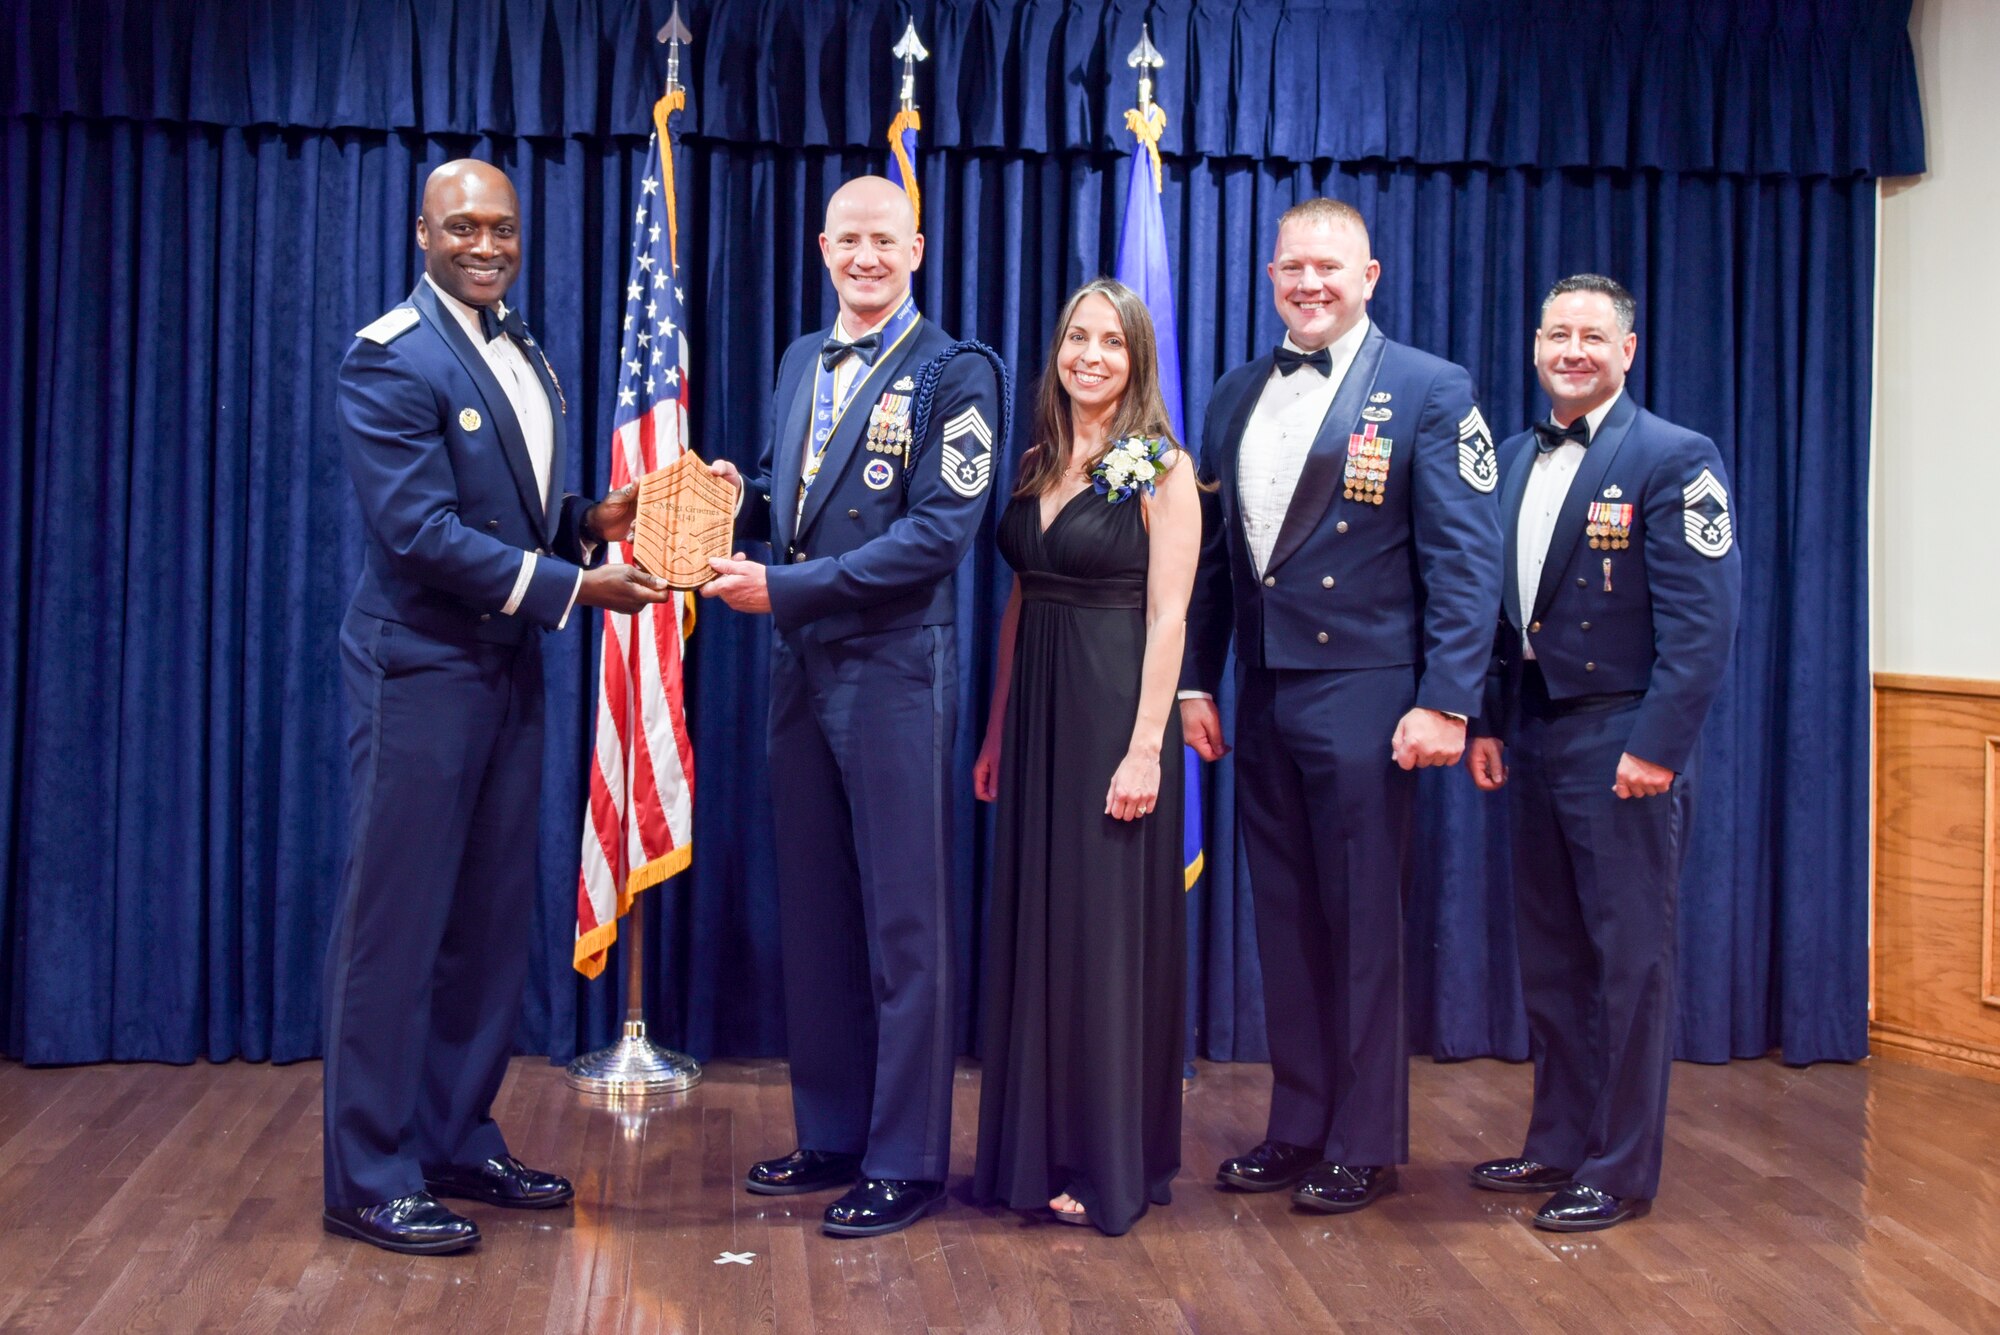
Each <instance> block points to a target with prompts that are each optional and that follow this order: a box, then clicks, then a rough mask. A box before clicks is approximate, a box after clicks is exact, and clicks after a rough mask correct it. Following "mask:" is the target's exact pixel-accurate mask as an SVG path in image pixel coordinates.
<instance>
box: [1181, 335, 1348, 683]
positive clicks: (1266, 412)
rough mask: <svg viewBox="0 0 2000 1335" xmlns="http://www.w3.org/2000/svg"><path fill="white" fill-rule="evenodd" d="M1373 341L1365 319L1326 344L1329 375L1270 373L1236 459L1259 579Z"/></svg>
mask: <svg viewBox="0 0 2000 1335" xmlns="http://www.w3.org/2000/svg"><path fill="white" fill-rule="evenodd" d="M1367 337H1368V317H1367V316H1365V315H1364V316H1362V317H1361V320H1360V322H1359V323H1358V324H1356V325H1355V326H1354V328H1352V329H1350V330H1348V331H1347V332H1346V333H1344V334H1342V335H1341V336H1340V337H1339V338H1337V339H1335V340H1334V341H1333V342H1331V343H1329V344H1327V347H1326V351H1327V356H1328V358H1329V359H1330V361H1331V365H1330V367H1329V368H1328V372H1329V373H1328V374H1326V375H1321V374H1320V373H1319V372H1318V371H1315V370H1313V369H1312V368H1311V367H1309V366H1301V367H1300V368H1299V369H1298V370H1296V371H1294V372H1292V373H1291V374H1290V375H1286V374H1285V373H1284V372H1283V371H1280V370H1279V369H1278V368H1277V367H1275V366H1274V367H1272V368H1271V377H1270V379H1268V380H1266V381H1265V382H1264V388H1263V391H1262V392H1261V393H1260V394H1259V395H1258V398H1257V406H1256V407H1255V408H1253V409H1251V410H1250V420H1249V422H1248V423H1246V424H1245V425H1244V427H1243V442H1242V444H1241V445H1240V446H1239V447H1238V449H1237V454H1236V492H1237V498H1238V502H1239V504H1240V505H1241V507H1242V511H1243V541H1244V543H1245V545H1246V546H1248V547H1249V549H1250V565H1251V568H1252V569H1254V570H1255V571H1256V572H1257V573H1258V574H1259V575H1262V574H1263V573H1264V567H1265V566H1267V565H1269V564H1270V563H1271V551H1272V549H1273V548H1275V547H1276V546H1277V545H1278V531H1279V530H1280V529H1282V528H1283V527H1284V525H1285V512H1286V511H1287V510H1290V509H1291V508H1292V493H1294V492H1296V491H1297V490H1298V489H1299V474H1300V473H1302V472H1304V471H1305V466H1306V456H1307V455H1308V454H1311V453H1312V446H1313V441H1314V440H1316V439H1318V437H1319V429H1320V426H1321V425H1322V424H1323V423H1324V422H1325V421H1326V415H1327V413H1328V412H1330V411H1332V409H1333V396H1334V395H1336V394H1338V393H1340V382H1341V381H1343V380H1345V379H1346V378H1347V372H1348V370H1349V368H1351V367H1352V366H1353V365H1354V357H1355V354H1356V353H1358V352H1360V351H1361V341H1362V340H1363V339H1365V338H1367ZM1284 346H1285V347H1286V348H1288V349H1289V350H1291V351H1293V352H1304V351H1305V349H1304V348H1302V347H1300V346H1299V345H1298V344H1296V343H1294V342H1292V336H1291V335H1290V334H1286V335H1285V342H1284ZM1174 698H1175V699H1177V700H1209V699H1213V698H1214V697H1212V696H1211V695H1210V694H1209V693H1208V692H1207V691H1199V690H1193V689H1187V690H1180V691H1176V692H1175V693H1174Z"/></svg>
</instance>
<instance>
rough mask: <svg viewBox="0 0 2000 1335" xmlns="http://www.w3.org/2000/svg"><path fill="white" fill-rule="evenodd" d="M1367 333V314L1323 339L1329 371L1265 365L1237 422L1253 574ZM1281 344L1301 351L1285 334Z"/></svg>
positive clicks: (1264, 559) (1274, 540)
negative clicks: (1252, 401)
mask: <svg viewBox="0 0 2000 1335" xmlns="http://www.w3.org/2000/svg"><path fill="white" fill-rule="evenodd" d="M1367 337H1368V317H1366V316H1363V317H1362V318H1361V320H1360V322H1359V323H1357V324H1356V325H1355V326H1354V328H1352V329H1350V330H1348V331H1347V332H1346V333H1344V334H1342V335H1341V336H1340V337H1339V338H1337V339H1335V340H1334V341H1333V342H1332V343H1330V344H1328V345H1327V353H1328V355H1329V356H1330V357H1331V358H1332V359H1333V366H1332V373H1331V374H1329V375H1321V374H1320V373H1319V372H1317V371H1315V370H1313V369H1312V368H1311V367H1309V366H1302V367H1300V368H1299V369H1298V370H1296V371H1294V372H1292V373H1291V374H1290V375H1286V374H1285V373H1284V372H1282V371H1280V370H1278V369H1277V368H1276V367H1272V368H1271V378H1270V379H1269V380H1267V381H1265V382H1264V390H1263V393H1262V394H1261V395H1259V396H1258V399H1257V406H1256V407H1255V408H1254V409H1252V410H1251V413H1250V421H1249V424H1248V425H1246V426H1245V427H1244V428H1243V443H1242V445H1241V446H1240V447H1239V449H1238V451H1237V456H1236V493H1237V497H1238V499H1239V503H1240V505H1241V506H1242V511H1243V540H1244V542H1245V544H1246V545H1247V546H1248V547H1249V549H1250V564H1251V568H1252V569H1254V570H1255V571H1256V572H1257V574H1259V575H1262V574H1263V573H1264V567H1266V566H1267V565H1269V564H1270V563H1271V551H1272V549H1273V548H1274V547H1276V546H1277V544H1278V530H1279V529H1281V528H1283V527H1284V523H1285V512H1286V511H1287V510H1289V509H1291V507H1292V493H1293V492H1295V491H1297V490H1298V486H1299V474H1300V473H1301V472H1302V471H1304V469H1305V466H1306V456H1307V455H1308V454H1310V453H1311V452H1312V446H1313V441H1314V440H1315V439H1316V438H1317V437H1318V436H1319V429H1320V424H1321V423H1323V422H1324V421H1325V420H1326V415H1327V412H1328V410H1330V409H1331V408H1332V407H1333V396H1334V395H1336V394H1338V393H1339V392H1340V382H1341V381H1343V380H1345V379H1346V378H1347V372H1348V368H1350V367H1351V366H1353V365H1354V356H1355V354H1356V353H1358V352H1359V351H1361V341H1362V340H1363V339H1365V338H1367ZM1284 346H1285V347H1287V348H1289V349H1290V350H1291V351H1293V352H1304V351H1305V349H1304V348H1301V347H1300V346H1299V345H1298V344H1296V343H1294V342H1292V336H1291V335H1290V334H1287V335H1285V343H1284Z"/></svg>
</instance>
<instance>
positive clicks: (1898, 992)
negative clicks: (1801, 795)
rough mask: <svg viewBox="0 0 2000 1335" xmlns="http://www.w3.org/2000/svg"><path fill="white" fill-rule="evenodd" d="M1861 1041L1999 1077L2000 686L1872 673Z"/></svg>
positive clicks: (1898, 1054)
mask: <svg viewBox="0 0 2000 1335" xmlns="http://www.w3.org/2000/svg"><path fill="white" fill-rule="evenodd" d="M1868 1032H1869V1039H1870V1046H1871V1048H1872V1049H1873V1050H1874V1051H1875V1052H1877V1053H1880V1054H1881V1055H1883V1056H1893V1057H1906V1058H1908V1059H1910V1060H1912V1061H1917V1062H1921V1063H1922V1064H1924V1065H1926V1066H1937V1067H1941V1068H1943V1069H1946V1070H1951V1071H1958V1072H1961V1073H1964V1074H1968V1075H1977V1076H1980V1077H1982V1078H1984V1079H1987V1080H1993V1081H2000V682H1987V681H1965V680H1959V679H1956V678H1949V677H1913V676H1901V675H1895V674H1890V673H1877V674H1876V676H1875V936H1874V998H1873V1005H1872V1007H1871V1014H1870V1023H1869V1029H1868Z"/></svg>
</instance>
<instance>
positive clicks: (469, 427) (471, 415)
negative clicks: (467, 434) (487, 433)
mask: <svg viewBox="0 0 2000 1335" xmlns="http://www.w3.org/2000/svg"><path fill="white" fill-rule="evenodd" d="M458 424H459V426H460V427H461V428H463V429H464V430H466V431H477V430H479V410H478V409H477V408H460V409H459V410H458Z"/></svg>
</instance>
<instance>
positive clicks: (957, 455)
mask: <svg viewBox="0 0 2000 1335" xmlns="http://www.w3.org/2000/svg"><path fill="white" fill-rule="evenodd" d="M967 437H971V441H972V443H971V444H968V445H965V446H963V447H961V446H960V445H959V442H960V441H962V440H965V439H966V438H967ZM939 455H940V466H941V467H942V468H943V470H944V482H945V485H946V486H948V487H950V488H951V489H952V490H953V491H955V492H957V493H958V494H959V495H961V496H963V497H965V498H966V499H967V500H971V499H972V498H973V497H975V496H977V495H979V494H980V493H981V492H983V491H985V490H986V484H987V483H988V482H990V481H992V479H993V429H992V428H991V427H989V426H987V425H986V419H985V418H984V417H983V416H981V415H980V412H979V409H978V408H977V407H971V408H967V409H966V410H965V411H964V412H962V413H960V414H959V415H958V416H956V417H954V418H952V419H951V420H950V421H949V422H946V423H945V424H944V431H943V434H942V448H941V449H940V451H939Z"/></svg>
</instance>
